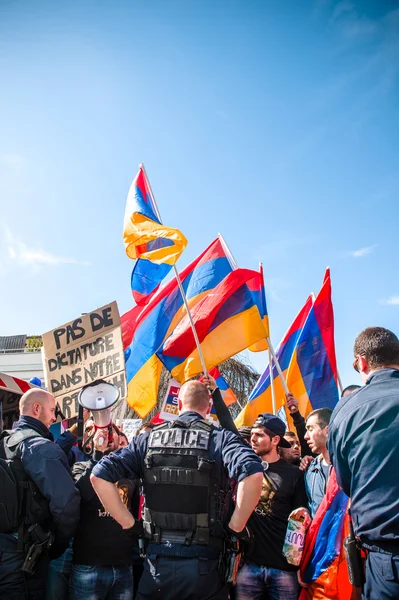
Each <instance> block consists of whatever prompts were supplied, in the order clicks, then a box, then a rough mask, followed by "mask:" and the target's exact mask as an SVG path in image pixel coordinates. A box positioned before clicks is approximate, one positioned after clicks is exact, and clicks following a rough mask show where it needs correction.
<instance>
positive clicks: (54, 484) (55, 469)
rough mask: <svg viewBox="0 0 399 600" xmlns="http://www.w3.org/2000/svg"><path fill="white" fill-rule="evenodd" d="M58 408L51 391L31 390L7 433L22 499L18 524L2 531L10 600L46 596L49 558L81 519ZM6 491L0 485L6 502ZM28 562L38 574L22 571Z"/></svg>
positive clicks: (1, 582)
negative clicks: (57, 439) (54, 429)
mask: <svg viewBox="0 0 399 600" xmlns="http://www.w3.org/2000/svg"><path fill="white" fill-rule="evenodd" d="M54 409H55V399H54V397H53V396H52V395H51V394H49V393H48V392H46V391H44V390H40V389H31V390H29V391H28V392H26V394H24V395H23V396H22V397H21V400H20V414H21V417H20V419H19V421H17V423H15V425H14V430H13V432H12V433H11V434H10V435H8V434H5V432H3V435H2V444H1V446H2V447H1V448H0V456H1V457H2V458H3V459H8V463H9V464H10V469H11V472H12V473H15V475H16V487H17V494H18V497H19V500H20V501H21V505H20V511H19V515H17V517H18V526H17V527H13V528H12V530H11V531H10V530H8V529H7V527H4V524H3V527H2V531H1V532H0V555H1V560H0V597H1V598H3V597H4V598H7V600H14V599H18V600H24V599H34V600H39V599H40V598H42V597H44V592H45V582H46V578H47V567H48V561H49V558H50V556H52V557H56V556H57V555H59V554H61V553H62V552H63V551H64V550H65V548H66V547H67V545H68V542H69V540H70V539H71V537H72V536H73V533H74V531H75V528H76V525H77V523H78V520H79V506H80V498H79V492H78V491H77V490H76V488H75V485H74V482H73V479H72V475H71V473H70V470H69V465H68V461H67V459H66V455H65V453H64V452H63V450H61V448H59V446H57V444H54V442H53V439H52V435H51V433H50V431H49V429H48V427H49V426H50V424H51V423H52V422H54V420H55V419H54ZM3 464H4V463H3ZM22 476H23V478H24V480H25V481H22V482H20V479H21V477H22ZM4 493H5V491H4V490H0V501H1V499H2V494H4ZM50 539H51V541H52V542H53V543H52V545H51V547H50V548H48V546H49V544H48V541H50ZM27 557H31V559H30V561H31V562H30V563H29V561H27ZM35 562H36V563H37V564H36V567H35V568H31V567H32V563H35ZM24 563H25V567H26V568H27V569H28V570H29V569H30V570H34V573H33V574H28V573H27V572H24V571H22V570H21V568H22V566H23V565H24ZM25 567H24V568H25Z"/></svg>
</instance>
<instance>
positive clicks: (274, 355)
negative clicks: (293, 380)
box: [266, 337, 290, 394]
mask: <svg viewBox="0 0 399 600" xmlns="http://www.w3.org/2000/svg"><path fill="white" fill-rule="evenodd" d="M266 341H267V345H268V346H269V349H270V352H271V355H272V357H273V360H274V363H275V365H276V369H277V373H278V374H279V376H280V379H281V383H282V384H283V388H284V391H285V393H286V394H289V393H290V391H289V389H288V385H287V382H286V380H285V379H284V375H283V372H282V370H281V367H280V363H279V362H278V359H277V356H276V353H275V352H274V349H273V346H272V343H271V341H270V338H269V337H267V338H266Z"/></svg>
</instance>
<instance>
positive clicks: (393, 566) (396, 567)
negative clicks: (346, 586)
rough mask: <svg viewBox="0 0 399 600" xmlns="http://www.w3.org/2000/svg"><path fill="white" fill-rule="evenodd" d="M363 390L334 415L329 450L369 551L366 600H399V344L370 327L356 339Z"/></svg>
mask: <svg viewBox="0 0 399 600" xmlns="http://www.w3.org/2000/svg"><path fill="white" fill-rule="evenodd" d="M354 354H355V361H354V364H353V366H354V368H355V370H356V371H358V372H359V373H360V374H361V377H362V380H363V382H364V384H365V385H364V386H363V387H362V388H360V389H358V390H356V391H355V392H354V393H353V394H351V395H350V396H345V397H343V398H341V400H340V401H339V402H338V404H337V406H336V407H335V410H334V412H333V414H332V417H331V420H330V425H329V432H328V451H329V454H330V459H331V462H332V464H333V465H334V467H335V469H336V472H337V480H338V482H339V484H340V485H341V487H342V489H343V490H344V492H345V493H346V494H348V496H350V498H351V513H352V518H353V525H354V530H355V535H356V536H357V537H358V539H359V540H360V543H361V545H362V547H363V548H364V549H365V550H366V551H367V560H366V576H365V578H366V581H365V585H364V589H363V598H364V599H366V600H377V599H378V600H380V599H381V598H384V599H388V598H391V599H392V600H393V599H397V598H399V477H398V475H397V473H398V457H399V436H398V428H399V340H398V338H397V337H396V335H395V334H394V333H392V331H389V330H388V329H384V328H382V327H369V328H367V329H365V330H364V331H362V332H361V333H360V334H359V335H358V337H357V338H356V340H355V345H354Z"/></svg>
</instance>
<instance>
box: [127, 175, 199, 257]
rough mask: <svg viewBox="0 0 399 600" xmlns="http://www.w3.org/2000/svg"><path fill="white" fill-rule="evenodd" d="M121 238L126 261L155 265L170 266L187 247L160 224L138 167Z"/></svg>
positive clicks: (178, 234)
mask: <svg viewBox="0 0 399 600" xmlns="http://www.w3.org/2000/svg"><path fill="white" fill-rule="evenodd" d="M123 239H124V242H125V247H126V254H127V255H128V257H129V258H144V259H147V260H151V261H152V262H154V263H157V264H164V263H166V264H168V265H174V264H175V262H176V261H177V259H178V258H179V256H180V255H181V253H182V252H183V250H184V248H185V247H186V246H187V240H186V238H185V237H184V235H183V234H182V233H181V231H179V230H178V229H172V228H171V227H165V225H162V223H161V222H160V220H159V218H158V216H157V211H156V208H155V201H154V199H153V197H152V194H151V188H150V185H149V183H148V181H147V177H146V174H145V171H144V167H143V166H142V165H140V168H139V172H138V173H137V175H136V177H135V179H134V180H133V183H132V185H131V186H130V190H129V193H128V196H127V201H126V210H125V221H124V227H123Z"/></svg>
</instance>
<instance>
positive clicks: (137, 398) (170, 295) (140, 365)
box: [121, 239, 231, 418]
mask: <svg viewBox="0 0 399 600" xmlns="http://www.w3.org/2000/svg"><path fill="white" fill-rule="evenodd" d="M230 272H231V266H230V263H229V261H228V259H227V256H226V254H225V251H224V249H223V246H222V244H221V242H220V240H219V239H216V240H215V241H213V242H212V243H211V244H210V245H209V246H208V248H206V250H204V252H203V253H202V254H201V255H200V256H199V257H198V258H196V259H195V260H194V261H193V262H192V263H190V264H189V265H188V266H187V267H186V268H185V269H184V270H183V271H182V272H181V273H180V278H181V281H182V285H183V288H184V290H185V293H186V297H187V300H188V304H189V306H190V307H191V306H193V305H195V304H196V303H197V302H199V301H200V300H201V298H203V297H204V296H205V295H206V294H208V293H209V292H210V291H212V290H213V289H214V288H215V287H216V286H217V285H218V284H219V283H220V282H221V281H222V280H223V279H224V278H225V277H226V275H227V274H228V273H230ZM135 308H137V307H134V308H133V309H132V310H131V311H129V313H126V315H123V316H122V318H121V322H122V337H123V340H124V347H125V357H126V376H127V381H128V395H127V402H128V404H129V406H131V408H133V409H134V410H135V411H136V412H137V413H138V415H139V416H140V417H141V418H144V417H145V416H146V415H147V414H148V413H149V412H150V410H151V409H152V408H153V407H154V406H155V404H156V401H157V393H158V385H159V377H160V374H161V370H162V363H161V361H160V360H159V358H158V357H157V355H156V351H157V350H158V348H159V347H160V346H161V344H162V343H163V341H164V340H165V339H166V338H167V336H169V335H170V333H171V332H172V331H173V330H174V329H175V327H176V325H177V324H178V323H179V321H180V320H181V319H182V318H183V317H184V315H185V312H186V311H185V308H184V304H183V299H182V296H181V293H180V290H179V287H178V285H177V281H176V279H175V278H174V279H172V280H171V281H169V282H168V283H167V284H166V285H164V286H162V287H161V288H160V289H159V290H158V291H157V292H155V293H154V294H153V295H152V296H151V297H150V299H149V300H148V302H147V303H146V304H145V305H144V306H143V307H142V308H141V309H140V308H139V310H138V312H134V309H135Z"/></svg>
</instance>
